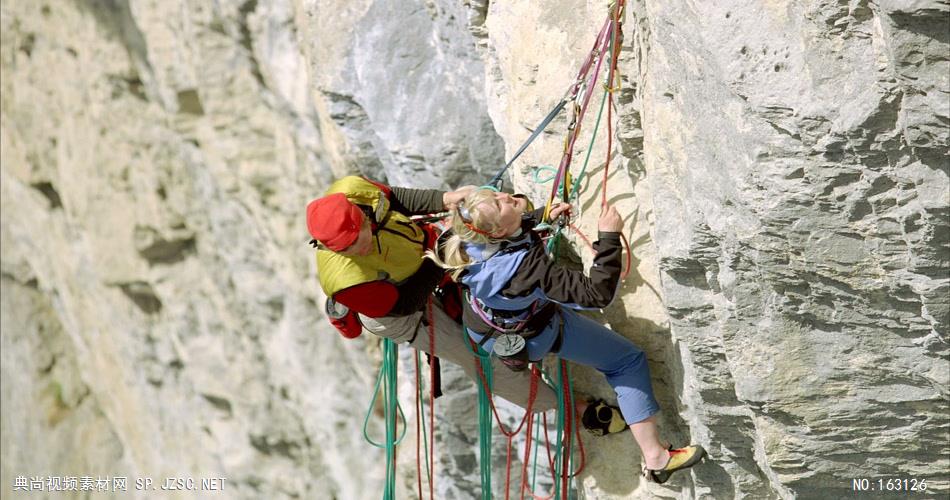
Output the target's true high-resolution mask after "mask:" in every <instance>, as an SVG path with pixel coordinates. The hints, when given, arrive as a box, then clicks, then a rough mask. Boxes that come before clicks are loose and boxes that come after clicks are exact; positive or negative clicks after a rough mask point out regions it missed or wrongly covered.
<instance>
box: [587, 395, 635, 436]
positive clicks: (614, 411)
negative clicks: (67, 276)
mask: <svg viewBox="0 0 950 500" xmlns="http://www.w3.org/2000/svg"><path fill="white" fill-rule="evenodd" d="M581 423H582V424H584V428H585V429H587V432H589V433H591V434H593V435H595V436H604V435H607V434H615V433H618V432H623V431H624V430H626V429H627V422H626V421H625V420H624V419H623V414H621V413H620V408H617V407H616V406H613V405H610V404H607V402H606V401H604V400H603V399H596V400H594V401H589V402H588V403H587V409H585V410H584V414H583V415H581Z"/></svg>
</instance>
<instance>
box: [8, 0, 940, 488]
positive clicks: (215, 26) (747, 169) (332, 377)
mask: <svg viewBox="0 0 950 500" xmlns="http://www.w3.org/2000/svg"><path fill="white" fill-rule="evenodd" d="M606 14H607V10H606V9H605V5H604V3H603V2H578V1H576V0H571V1H568V0H551V1H547V2H542V3H539V2H531V1H528V0H518V1H509V2H493V3H489V2H487V1H478V0H465V1H462V2H453V1H447V0H427V1H424V2H423V1H396V0H377V1H370V0H355V1H347V2H343V1H337V0H274V1H268V2H258V1H256V0H245V1H219V2H213V3H207V2H184V1H161V2H160V1H153V0H74V1H68V2H48V1H37V2H16V1H13V0H2V16H0V28H2V35H0V42H2V43H0V64H2V71H3V78H2V80H0V166H2V168H0V188H2V199H0V201H2V205H0V206H2V232H0V237H2V239H0V244H2V268H0V272H2V274H0V287H2V290H0V291H2V301H0V305H2V336H0V339H2V341H0V344H2V346H0V347H2V349H0V359H2V401H3V412H2V416H0V430H2V459H3V460H2V464H3V465H2V474H0V481H2V488H3V491H4V492H5V493H4V496H6V494H7V493H12V497H13V498H19V497H20V496H19V495H22V497H23V498H27V497H29V495H30V494H26V493H20V492H14V491H13V485H14V483H15V480H16V478H17V477H19V476H24V477H27V478H29V477H33V476H42V477H44V478H46V477H47V476H76V477H82V476H92V477H97V476H110V477H112V476H122V477H128V478H130V481H131V480H132V479H133V478H137V477H151V478H154V479H155V480H156V481H160V480H162V479H163V478H165V477H183V476H190V477H194V478H199V479H200V478H210V477H224V478H227V480H226V481H225V486H224V491H223V492H219V493H218V494H217V495H221V498H261V497H267V498H341V499H343V498H346V499H350V498H375V497H377V496H378V495H379V492H380V490H381V485H382V480H383V474H384V470H383V465H382V464H383V455H382V452H381V451H379V450H376V449H374V448H372V447H371V446H370V445H369V444H367V443H365V442H363V441H362V440H361V437H360V436H361V432H362V430H361V428H362V421H363V415H364V414H365V411H366V406H367V404H368V402H369V400H370V398H371V396H372V389H373V381H374V377H375V372H376V367H377V366H378V360H379V354H378V352H379V351H378V347H377V345H376V342H375V341H374V340H373V339H371V338H365V337H366V336H365V335H364V338H360V339H358V340H355V341H343V339H341V338H339V336H338V335H336V334H335V333H333V331H332V330H331V328H330V327H329V326H328V325H327V323H326V321H325V319H324V318H323V314H322V302H323V297H322V294H321V292H320V291H319V286H318V285H317V284H316V282H315V280H314V279H313V275H314V272H315V269H314V265H313V259H312V255H311V252H310V250H309V247H308V246H307V245H306V242H307V241H308V240H309V237H308V236H307V234H306V228H305V225H304V219H303V207H304V206H305V204H306V203H307V201H308V200H310V199H312V198H313V197H315V196H318V195H319V194H320V193H321V191H322V189H323V188H324V187H325V186H326V185H327V184H329V182H330V181H331V180H332V179H333V178H335V177H337V176H340V175H343V174H345V173H350V172H361V173H363V174H366V175H369V176H372V177H375V178H377V179H380V180H384V181H388V182H391V183H392V184H394V185H404V186H418V187H422V186H425V187H436V188H448V187H452V186H456V185H459V184H462V183H479V182H482V181H483V180H484V179H486V178H487V177H489V176H490V175H491V174H492V173H493V172H494V171H495V170H496V169H497V168H498V167H499V166H500V165H502V164H503V163H504V161H505V159H506V158H507V157H509V156H510V155H511V154H513V153H514V151H515V150H516V149H517V147H518V146H519V145H520V144H521V142H522V141H523V140H524V139H525V138H526V137H527V136H528V134H529V133H530V130H531V129H532V128H533V127H534V126H535V125H536V124H537V122H538V121H539V120H540V119H541V118H542V117H543V116H544V115H545V114H546V113H547V111H548V110H549V109H550V108H551V107H552V106H553V105H554V104H555V103H556V102H557V101H558V99H560V97H561V96H562V95H563V94H564V92H565V90H566V89H567V87H568V86H569V85H570V84H571V82H572V79H573V78H574V75H575V74H576V71H577V67H578V65H579V63H580V62H581V60H582V59H583V58H584V57H585V56H586V54H587V51H588V50H589V49H590V46H591V44H592V43H593V40H594V36H595V35H596V32H597V29H598V28H599V27H600V25H601V23H602V21H603V19H604V18H605V16H606ZM624 35H625V36H624V38H623V43H622V47H621V48H622V50H621V55H620V72H621V81H620V82H619V86H617V85H616V83H615V87H617V90H616V91H615V99H616V102H617V107H616V109H615V110H614V112H613V114H614V117H615V119H616V123H615V124H614V129H613V130H614V132H615V133H616V136H615V138H614V141H613V145H614V148H613V151H611V152H610V153H611V155H612V160H611V161H610V163H609V166H608V165H607V162H606V161H605V159H606V158H607V157H608V151H607V144H606V132H607V131H606V124H604V123H602V124H601V129H600V133H599V137H600V139H599V140H598V141H597V142H595V143H593V145H589V144H588V143H589V139H590V135H586V136H584V137H583V138H582V140H581V141H579V142H578V145H579V151H578V153H577V155H576V157H577V158H578V163H579V162H580V160H582V159H583V158H584V157H585V156H586V155H587V154H588V151H590V153H591V163H590V165H589V167H588V176H587V177H586V178H585V179H584V180H582V181H581V182H582V186H583V187H584V189H583V191H582V194H581V197H580V200H578V202H577V207H578V212H579V217H578V224H577V225H578V226H579V227H580V229H581V231H582V232H585V233H586V234H593V232H594V230H595V227H596V219H597V215H598V212H599V205H600V200H601V197H602V196H603V195H605V196H606V198H607V199H608V200H609V201H610V202H611V203H614V204H616V205H617V206H618V208H619V209H620V210H621V212H622V213H623V214H624V215H625V217H626V220H627V221H628V225H627V228H628V229H627V236H628V239H629V240H630V242H631V245H632V247H633V263H634V268H633V270H632V272H631V273H630V276H629V277H628V278H627V280H626V281H625V282H624V284H623V285H622V287H621V290H620V292H621V294H620V297H619V299H618V300H617V301H615V303H614V304H613V305H612V306H611V307H609V308H608V309H607V310H605V311H604V312H603V314H602V315H600V316H599V317H600V318H601V319H602V320H603V321H606V322H609V324H610V325H611V327H612V328H613V329H614V330H616V331H617V332H618V333H619V334H622V335H625V336H628V337H630V338H632V339H633V340H634V341H635V342H637V343H638V344H639V345H641V346H642V347H643V348H644V349H645V350H646V351H647V352H648V353H649V356H650V361H651V372H652V376H653V381H654V387H655V389H656V391H657V396H658V399H659V400H660V403H661V406H663V408H664V411H663V413H662V417H661V426H662V428H663V431H664V434H666V435H667V436H669V437H670V438H671V439H673V441H674V442H675V443H685V442H687V441H692V442H695V443H699V444H702V445H703V446H705V447H706V448H707V450H709V452H710V458H709V459H707V461H706V462H705V463H704V464H702V465H701V466H698V467H696V468H695V469H693V471H692V472H690V473H683V474H681V475H679V477H675V476H674V477H675V479H673V480H672V481H671V482H670V483H668V484H666V485H663V486H658V485H652V484H647V483H645V482H644V481H643V480H642V479H640V478H639V476H638V474H637V472H638V470H639V467H640V457H639V452H638V450H637V448H636V446H635V444H634V443H633V440H632V439H631V438H630V437H629V436H623V437H612V438H610V439H594V438H590V439H585V445H586V451H587V466H586V468H585V470H584V472H583V474H581V476H580V477H579V478H578V479H577V481H576V483H575V484H576V486H577V488H578V491H579V494H580V496H581V497H582V498H642V497H649V496H653V497H668V498H699V497H702V498H709V497H712V498H735V497H741V498H795V497H800V498H837V497H844V496H849V495H851V494H853V490H852V488H853V482H852V480H853V479H860V478H867V479H870V480H871V483H870V484H871V486H873V487H877V486H878V483H877V480H878V479H882V480H883V481H884V484H885V485H886V481H887V480H888V479H908V480H916V481H917V484H919V481H921V480H925V481H926V485H927V487H928V489H927V493H926V494H925V496H927V497H935V498H938V497H945V496H946V495H947V493H948V490H950V485H948V480H947V475H946V474H947V472H946V471H947V470H950V443H948V433H950V421H948V414H950V403H948V401H950V399H948V397H950V394H948V392H950V391H948V387H950V348H948V323H950V275H948V273H950V181H948V176H950V156H948V151H950V132H948V127H950V4H948V3H947V2H946V1H941V0H933V1H925V0H916V1H915V0H905V1H901V0H878V1H865V0H851V1H837V2H835V1H796V2H771V1H761V2H753V3H750V2H699V1H692V2H645V1H635V0H628V5H627V10H626V15H625V17H624ZM597 91H598V94H596V95H595V100H594V101H593V103H594V104H593V105H592V106H593V107H592V111H591V112H589V114H588V120H590V121H588V122H585V124H584V127H585V128H586V129H587V131H586V133H587V134H589V133H590V131H591V130H592V129H593V125H592V120H593V118H594V115H596V111H597V109H596V108H595V107H596V105H597V104H598V103H599V98H600V95H599V92H600V91H599V89H597ZM568 116H569V115H568V113H566V112H565V113H563V114H562V115H560V116H559V118H558V119H557V120H555V121H554V123H552V125H551V126H550V127H549V129H548V132H547V133H545V134H542V136H541V137H540V138H539V139H538V141H537V142H536V143H535V145H533V146H532V147H531V149H529V150H528V152H527V153H526V154H525V155H524V157H523V159H521V160H519V162H517V163H516V164H515V166H514V167H513V168H512V171H511V179H510V182H509V183H508V184H509V185H513V187H514V188H515V189H516V190H519V191H522V192H526V193H529V194H531V195H532V197H533V198H534V199H535V201H536V202H542V201H543V200H544V198H545V196H546V194H547V191H548V190H549V188H550V187H549V185H545V184H543V183H542V182H540V181H538V180H537V176H538V175H540V176H541V177H544V175H545V174H544V171H545V169H544V167H545V166H548V165H552V164H553V165H556V164H557V161H558V158H559V157H560V154H561V149H562V147H563V137H564V134H565V131H566V128H567V125H568ZM605 116H606V113H605ZM578 168H579V167H575V172H577V170H578ZM605 173H606V175H607V178H608V180H607V182H606V183H603V176H604V175H605ZM603 186H606V189H607V192H606V193H602V192H601V190H602V189H603ZM571 241H573V242H574V243H575V245H574V247H575V249H576V252H577V254H578V255H579V257H580V259H581V260H584V261H587V262H589V260H590V257H591V256H590V254H589V251H588V250H586V248H585V246H584V245H583V243H582V242H581V241H580V239H578V238H577V237H576V236H572V237H571ZM402 363H403V366H404V367H407V368H406V369H405V370H404V376H403V379H404V381H405V382H404V387H403V390H402V393H403V398H402V400H403V403H404V406H406V408H407V414H408V415H409V426H410V428H412V426H414V417H413V416H412V412H411V410H409V408H411V407H412V402H411V401H412V390H413V386H412V384H411V378H412V369H411V364H412V358H411V353H409V352H404V353H403V356H402ZM575 375H576V381H577V385H578V386H579V388H580V389H581V390H583V391H584V392H587V393H590V394H597V395H601V396H608V397H609V396H610V394H611V391H610V388H609V387H608V386H607V385H606V383H605V382H604V381H603V378H602V377H601V376H600V375H599V374H597V373H596V372H592V371H590V370H586V369H584V368H581V367H577V368H576V371H575ZM444 385H445V387H446V390H447V392H449V393H450V394H449V395H448V396H446V398H445V399H441V400H439V401H438V402H437V410H438V412H439V413H440V415H439V416H438V421H437V426H438V433H437V442H436V450H437V451H436V454H437V469H438V476H437V477H438V478H437V484H436V488H437V490H438V491H437V496H438V497H440V498H474V497H476V496H477V495H478V491H479V483H478V478H479V474H478V468H477V457H478V455H477V452H476V449H475V446H476V443H477V430H476V422H475V420H474V413H475V412H474V407H475V392H474V386H473V385H472V384H471V383H470V382H468V381H467V380H466V379H464V377H461V376H460V375H459V374H458V373H457V371H456V370H452V369H451V368H448V369H447V370H446V379H445V381H444ZM508 410H509V411H508V413H507V415H508V416H509V417H508V418H517V417H519V416H520V415H519V412H518V411H517V410H513V409H511V408H509V409H508ZM377 420H378V418H374V419H371V423H370V427H369V429H368V430H369V433H370V434H372V435H380V434H381V427H380V426H379V423H378V421H377ZM410 434H411V433H410ZM496 434H497V433H496ZM407 439H408V438H407ZM502 445H503V443H502V442H501V441H497V440H496V442H495V447H496V449H497V450H498V451H499V452H498V453H496V464H495V467H496V474H495V480H494V481H493V485H494V490H495V493H496V494H497V495H499V496H500V495H502V494H503V492H502V491H501V490H502V487H501V486H500V483H501V482H502V478H503V476H502V475H501V469H500V467H501V466H502V465H503V464H502V463H498V462H503V459H504V456H503V448H499V447H501V446H502ZM404 446H405V448H403V450H404V451H403V452H402V453H401V454H400V458H401V462H400V470H401V471H402V472H403V473H402V474H401V475H400V479H399V484H398V488H399V498H412V497H414V496H415V488H416V486H415V485H416V479H415V472H414V468H415V460H414V456H413V455H414V453H412V452H411V451H410V450H411V449H412V448H413V447H414V443H412V442H409V441H407V443H406V444H405V445H404ZM902 484H904V483H902ZM130 489H132V490H134V488H133V487H132V485H131V484H130ZM154 493H162V492H154ZM154 493H153V492H149V493H148V494H147V495H146V494H145V493H144V492H134V493H133V496H136V497H141V498H145V497H148V498H154V497H156V495H155V494H154ZM166 493H167V492H166ZM33 494H35V493H33ZM167 494H168V495H170V496H172V497H174V496H175V494H173V493H167ZM876 494H877V495H882V496H883V495H888V494H893V495H896V494H897V492H894V491H892V492H890V493H888V492H887V491H885V492H880V491H879V492H876ZM63 495H67V494H65V493H64V494H63ZM73 495H75V496H76V497H79V496H81V493H79V492H77V493H73ZM111 495H114V496H117V497H118V496H122V497H125V496H126V495H127V494H126V493H110V494H108V495H107V496H111ZM64 498H65V496H64Z"/></svg>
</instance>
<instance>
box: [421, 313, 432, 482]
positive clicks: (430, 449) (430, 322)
mask: <svg viewBox="0 0 950 500" xmlns="http://www.w3.org/2000/svg"><path fill="white" fill-rule="evenodd" d="M426 314H427V315H428V316H429V348H430V350H431V351H432V352H431V353H430V354H431V355H432V358H435V316H434V315H433V314H432V296H431V295H429V300H428V301H426ZM434 361H435V360H434V359H430V360H429V474H431V476H430V477H429V498H431V499H435V362H434ZM419 499H420V500H422V497H421V496H420V497H419Z"/></svg>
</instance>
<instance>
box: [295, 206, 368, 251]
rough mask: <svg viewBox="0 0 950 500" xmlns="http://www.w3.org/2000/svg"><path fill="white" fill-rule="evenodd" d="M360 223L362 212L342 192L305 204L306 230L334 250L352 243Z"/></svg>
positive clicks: (361, 221) (344, 247)
mask: <svg viewBox="0 0 950 500" xmlns="http://www.w3.org/2000/svg"><path fill="white" fill-rule="evenodd" d="M362 225H363V212H362V211H360V209H359V207H357V206H356V205H354V204H353V203H350V200H347V199H346V195H345V194H343V193H334V194H331V195H328V196H324V197H323V198H318V199H316V200H313V201H311V202H310V204H309V205H307V230H308V231H310V235H311V236H313V237H314V239H316V240H317V241H319V242H320V243H322V244H323V246H325V247H327V248H329V249H330V250H333V251H334V252H339V251H341V250H345V249H346V247H348V246H350V245H352V244H353V242H354V241H356V238H358V237H359V235H360V228H361V226H362Z"/></svg>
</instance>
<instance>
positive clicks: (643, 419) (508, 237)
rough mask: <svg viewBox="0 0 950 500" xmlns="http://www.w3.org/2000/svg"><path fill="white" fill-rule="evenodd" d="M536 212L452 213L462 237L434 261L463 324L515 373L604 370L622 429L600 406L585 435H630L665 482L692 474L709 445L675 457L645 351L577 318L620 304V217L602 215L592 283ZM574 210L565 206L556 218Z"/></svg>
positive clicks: (481, 200)
mask: <svg viewBox="0 0 950 500" xmlns="http://www.w3.org/2000/svg"><path fill="white" fill-rule="evenodd" d="M528 207H529V204H528V201H527V200H526V199H525V198H523V197H519V196H513V195H509V194H507V193H499V192H494V191H493V190H489V189H479V190H475V191H472V192H470V193H468V194H467V195H466V196H465V197H464V199H463V200H462V201H460V202H459V203H458V204H457V205H456V206H455V207H454V208H453V210H452V214H453V217H452V231H453V232H454V234H452V235H451V236H448V237H443V238H442V241H441V243H440V245H439V248H438V251H437V252H429V257H430V258H432V259H433V260H434V261H435V262H436V263H437V264H439V265H440V266H442V267H444V268H446V269H448V270H449V271H450V272H451V273H452V275H453V277H455V279H456V280H457V281H458V282H459V283H460V284H462V286H463V288H464V289H465V293H463V296H464V304H463V307H462V309H463V312H462V315H463V320H464V323H465V325H466V327H467V331H468V335H469V336H470V338H471V339H472V340H473V341H475V342H476V343H478V344H480V345H481V346H482V347H483V348H484V349H485V350H486V351H488V352H493V353H494V354H495V355H496V356H498V357H499V358H501V360H502V361H503V362H504V363H505V365H507V366H508V367H509V368H512V369H514V370H520V369H523V368H524V367H526V366H527V363H528V362H532V361H539V360H541V359H542V358H543V357H544V356H545V355H547V354H549V353H554V354H557V355H558V356H559V357H560V358H562V359H566V360H569V361H574V362H577V363H581V364H584V365H587V366H591V367H593V368H595V369H597V370H599V371H600V372H601V373H603V374H604V376H605V377H606V379H607V382H608V383H609V384H610V385H611V387H613V389H614V391H615V392H616V394H617V404H618V406H619V407H620V408H619V410H620V413H621V414H622V420H620V419H612V418H610V407H609V406H607V405H604V404H602V403H600V402H598V403H597V404H594V405H590V406H588V407H587V409H586V410H585V411H584V412H583V413H584V414H583V417H582V420H583V423H584V425H585V427H588V428H592V427H597V426H598V425H599V424H600V425H603V432H604V433H609V432H615V431H617V430H623V428H624V427H628V428H629V429H630V431H631V433H632V434H633V437H634V439H635V440H636V442H637V444H638V445H639V446H640V450H641V451H642V453H643V457H644V461H645V462H646V467H645V472H646V474H647V476H648V477H649V478H650V479H652V480H654V481H656V482H659V483H663V482H665V481H666V480H667V479H669V477H670V474H672V473H673V472H676V471H678V470H682V469H685V468H688V467H692V466H693V465H695V464H696V463H698V462H699V461H700V460H701V459H702V458H703V456H704V455H705V453H706V452H705V450H703V448H702V447H701V446H698V445H693V446H687V447H685V448H679V449H673V448H672V447H668V446H667V445H665V444H664V443H663V442H662V441H661V440H660V436H659V431H658V429H657V425H656V413H657V412H658V411H659V406H658V405H657V402H656V399H655V398H654V396H653V388H652V386H651V384H650V372H649V367H648V366H647V360H646V356H645V355H644V353H643V351H641V350H640V349H639V348H638V347H637V346H636V345H634V344H633V343H632V342H631V341H630V340H628V339H626V338H624V337H623V336H621V335H618V334H616V333H614V332H612V331H610V330H608V329H607V328H605V327H604V326H602V325H600V324H599V323H596V322H594V321H592V320H590V319H588V318H585V317H584V316H581V315H579V314H578V313H576V312H575V311H574V310H575V309H599V308H603V307H606V306H607V305H608V304H609V303H610V302H611V301H612V300H613V298H614V295H615V293H616V290H617V285H618V283H619V281H620V272H621V263H620V262H621V253H622V249H621V244H620V232H621V230H622V228H623V221H622V219H621V218H620V214H619V213H617V210H616V209H615V208H613V207H609V208H606V209H605V210H604V211H603V213H602V214H601V217H600V221H599V223H598V229H599V233H598V241H597V242H596V243H595V244H594V246H595V249H596V251H597V255H596V256H595V257H594V263H593V266H591V268H590V270H589V276H585V275H584V273H582V272H580V271H575V270H572V269H569V268H567V267H564V266H561V265H559V264H557V263H555V262H554V261H552V259H550V258H549V257H548V255H547V254H546V252H545V247H544V245H543V243H542V241H541V238H540V236H539V235H538V233H537V232H535V231H534V230H533V229H534V228H535V226H536V225H538V224H539V223H540V222H541V220H540V219H541V217H542V216H543V210H535V211H532V212H527V210H528ZM570 208H571V207H570V205H568V204H560V205H555V206H554V207H553V208H552V210H551V214H550V216H551V219H552V220H553V219H556V218H557V217H558V216H560V215H562V214H565V213H567V211H568V210H569V209H570ZM605 417H606V418H605ZM617 421H620V422H622V423H620V425H619V426H618V425H617V423H618V422H617ZM618 427H619V429H618Z"/></svg>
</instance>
